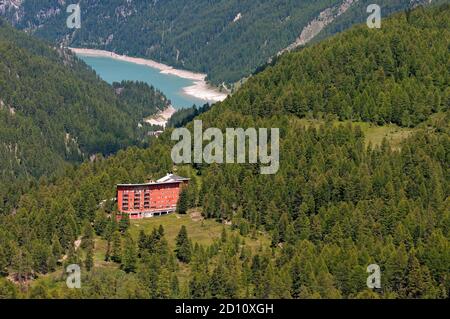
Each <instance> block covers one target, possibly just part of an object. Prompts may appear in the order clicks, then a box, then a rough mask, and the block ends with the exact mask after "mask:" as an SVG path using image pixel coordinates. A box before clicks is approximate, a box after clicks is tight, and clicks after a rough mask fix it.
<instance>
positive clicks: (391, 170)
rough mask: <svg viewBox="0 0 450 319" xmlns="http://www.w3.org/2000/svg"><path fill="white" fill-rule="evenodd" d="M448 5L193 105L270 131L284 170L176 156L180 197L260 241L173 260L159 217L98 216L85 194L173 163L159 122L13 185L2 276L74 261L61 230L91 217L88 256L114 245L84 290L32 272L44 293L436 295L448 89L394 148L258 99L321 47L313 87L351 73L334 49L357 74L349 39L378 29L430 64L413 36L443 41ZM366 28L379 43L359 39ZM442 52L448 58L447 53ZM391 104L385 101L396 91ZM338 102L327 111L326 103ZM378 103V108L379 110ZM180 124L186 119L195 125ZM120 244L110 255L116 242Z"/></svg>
mask: <svg viewBox="0 0 450 319" xmlns="http://www.w3.org/2000/svg"><path fill="white" fill-rule="evenodd" d="M449 10H450V7H448V6H446V7H441V8H437V9H433V10H421V9H418V10H415V11H413V12H411V13H408V14H400V15H396V16H395V17H393V18H391V19H389V21H386V30H385V31H383V32H381V33H375V32H377V31H367V30H366V29H365V28H360V27H357V28H355V29H352V30H350V31H348V32H346V33H345V34H343V35H341V36H339V37H335V38H332V39H330V40H327V41H325V42H323V43H320V44H317V45H313V46H311V47H310V48H309V49H307V50H303V51H302V52H298V53H293V54H289V55H286V56H285V57H284V58H282V59H281V61H280V62H279V64H275V66H273V67H271V68H269V69H267V70H265V71H263V72H262V73H261V74H259V75H257V76H255V77H254V78H253V79H251V80H250V81H249V82H248V83H246V84H244V86H243V88H242V90H240V91H239V92H237V93H236V94H235V95H233V96H232V97H230V98H228V99H227V100H226V101H224V102H223V103H219V104H215V105H214V106H213V107H212V109H211V110H210V111H207V112H206V113H203V114H202V115H201V116H200V118H198V119H202V120H203V121H204V127H205V128H206V127H218V128H221V129H223V130H224V129H225V128H227V127H243V128H247V127H256V128H258V127H268V128H271V127H278V128H280V170H279V172H278V173H277V174H275V175H260V174H259V167H258V165H254V164H244V165H241V164H229V165H215V164H214V165H193V166H188V165H186V166H178V167H176V169H177V171H178V173H180V174H181V175H184V176H190V177H192V181H191V185H190V187H189V188H188V191H187V192H186V195H185V196H186V198H187V199H188V200H187V202H188V203H189V206H191V207H198V206H201V207H202V212H203V215H204V217H206V218H211V219H213V218H214V219H217V220H220V221H226V222H227V223H226V224H229V223H230V222H231V223H232V228H233V229H235V230H238V231H239V232H240V234H241V235H242V236H244V237H245V236H251V237H254V238H256V237H257V236H258V234H261V233H263V234H264V235H265V236H268V235H269V236H270V237H271V239H272V244H271V245H270V247H269V245H265V246H262V247H260V248H257V249H252V248H251V247H250V246H249V245H248V241H247V240H246V241H245V242H243V241H242V238H239V237H236V236H234V235H233V236H230V234H229V233H227V231H223V235H222V238H221V239H220V241H217V242H214V243H213V244H212V245H209V246H200V245H194V246H193V247H184V248H185V249H186V250H187V251H188V252H189V254H190V255H189V257H190V260H189V261H187V262H186V260H183V262H181V261H179V260H177V259H176V257H175V256H174V251H170V250H169V249H168V247H170V246H171V245H173V246H175V245H176V244H175V243H171V245H169V244H168V243H167V241H166V240H165V239H164V238H165V237H164V230H162V229H160V230H157V229H154V231H153V233H152V234H151V235H149V234H145V233H144V234H140V235H139V238H131V235H130V234H129V233H127V232H126V231H123V233H124V234H122V235H121V233H120V232H119V231H118V229H119V225H117V223H116V221H115V219H114V218H111V219H109V220H108V218H107V216H108V214H110V213H114V212H115V208H114V205H113V203H111V202H109V203H108V204H107V205H105V206H104V207H99V208H98V207H97V205H96V204H97V203H98V202H101V201H102V200H104V199H109V198H111V197H112V196H114V192H115V185H116V184H117V183H124V182H142V181H145V180H146V179H152V178H155V177H158V176H159V175H162V174H164V173H165V172H167V171H168V170H173V169H174V167H173V164H172V161H171V159H170V151H171V146H172V145H173V144H174V143H173V142H171V141H170V132H166V133H164V134H163V135H162V136H161V137H160V138H159V139H158V140H157V141H155V143H154V144H153V145H152V147H151V148H149V149H137V148H131V149H129V150H127V151H123V152H119V153H118V154H117V155H116V156H112V157H110V158H107V159H102V158H99V159H98V160H97V161H96V162H94V163H86V164H84V165H83V166H82V167H81V168H80V169H74V170H71V171H69V172H68V174H67V175H66V176H64V177H61V178H58V179H56V180H55V181H51V182H43V183H42V184H41V185H40V186H39V187H37V188H33V189H32V190H30V192H28V193H27V194H26V195H25V196H23V197H22V200H21V202H20V205H19V208H18V210H17V214H16V215H14V216H4V217H1V216H0V233H2V234H4V235H3V236H0V269H3V271H4V273H5V275H10V276H15V277H19V278H26V279H29V278H35V277H36V276H39V275H40V274H42V273H44V274H45V273H47V272H49V271H52V270H54V269H57V267H56V266H54V264H52V263H51V262H50V261H51V260H52V259H55V258H56V259H58V258H59V257H60V256H61V255H62V254H63V251H68V252H69V254H70V256H71V258H70V261H71V262H72V261H73V260H75V261H76V262H81V261H85V260H87V257H84V256H87V255H88V252H89V249H92V248H88V247H89V245H87V246H86V247H87V248H85V249H84V250H83V252H82V253H78V254H75V253H74V251H73V245H72V242H73V241H74V240H75V239H76V238H78V236H80V235H83V236H84V238H86V237H88V236H87V235H86V234H89V233H92V229H90V227H91V223H93V225H94V228H95V230H96V233H97V235H98V236H99V237H101V238H102V239H101V240H102V241H103V242H107V243H109V245H108V244H106V245H105V246H106V247H104V246H102V247H98V245H97V246H96V249H97V253H98V250H100V249H101V250H104V253H105V255H107V256H109V255H110V253H111V254H112V255H113V258H111V259H108V258H107V260H106V261H102V262H101V263H98V264H96V265H95V267H94V270H91V271H88V270H86V272H87V275H86V277H84V278H85V280H84V281H83V287H82V289H81V290H79V291H77V292H75V293H74V292H73V291H70V290H69V289H67V288H66V287H64V286H63V284H61V280H60V276H58V278H56V279H54V280H53V281H51V282H49V283H48V282H47V283H46V282H45V281H39V284H38V286H37V288H36V294H37V295H38V296H40V295H45V294H49V293H50V292H52V293H54V294H55V295H57V296H59V297H70V296H72V297H73V296H74V295H73V294H76V296H77V297H86V298H89V297H91V298H92V297H94V298H99V297H107V298H114V297H117V296H118V295H120V296H122V297H127V298H133V297H134V298H150V297H152V298H164V297H168V296H169V297H172V298H211V297H213V298H448V296H449V289H450V281H449V277H448V269H450V255H449V251H450V250H449V245H450V240H449V238H450V211H449V209H448V207H449V196H450V188H449V182H450V178H449V177H450V170H449V167H450V165H449V159H450V155H449V154H450V153H449V152H450V137H449V123H450V121H448V116H449V113H448V103H447V100H445V102H443V103H444V104H443V105H441V107H442V106H444V108H442V110H441V112H439V114H435V115H432V116H428V119H426V122H425V123H421V124H420V125H418V126H416V127H415V128H414V129H413V130H412V134H408V136H404V137H403V139H402V141H401V143H400V145H393V144H391V143H390V142H389V141H388V140H384V141H383V142H380V143H378V144H377V145H370V144H371V143H368V141H367V136H369V135H370V133H371V132H370V130H371V129H372V127H371V126H370V125H369V124H367V123H350V121H345V122H344V121H336V120H334V121H332V120H330V119H329V118H330V117H332V116H328V119H327V120H317V121H313V120H305V119H304V118H299V116H298V115H301V114H293V113H292V112H289V111H288V112H286V111H285V110H283V109H277V111H276V112H271V110H270V108H271V107H273V105H270V104H267V103H266V104H261V106H260V105H259V103H254V101H259V100H261V101H264V100H266V97H267V96H276V95H277V93H278V94H280V95H281V94H283V88H284V86H278V85H276V84H277V83H283V80H284V79H285V80H289V82H290V83H292V84H295V83H297V82H298V83H302V78H298V79H296V80H295V81H294V80H293V78H292V76H291V69H290V68H288V67H287V65H289V64H291V65H292V66H293V67H292V70H295V68H294V66H295V67H298V64H299V62H302V61H307V62H310V63H308V64H306V65H307V66H308V68H310V70H311V71H314V70H316V69H317V68H319V67H320V66H322V64H323V63H324V60H322V59H317V60H314V58H315V57H316V56H318V57H321V55H322V54H325V55H326V57H328V60H326V62H327V63H326V64H325V66H326V69H325V70H324V71H323V72H322V74H319V76H317V81H316V86H318V87H320V86H321V85H323V83H327V80H328V78H334V79H336V81H339V83H341V82H342V83H344V84H345V83H347V82H348V81H349V80H348V79H343V80H341V78H340V77H339V75H340V72H341V69H340V68H338V66H339V65H341V64H342V61H341V58H344V57H346V58H347V61H346V67H347V68H350V69H353V70H355V73H354V75H353V78H352V83H359V82H358V81H360V82H361V83H364V81H362V80H363V79H364V78H361V74H360V73H359V72H358V68H359V67H360V64H361V62H362V61H364V60H365V55H363V54H361V52H360V51H358V50H357V47H358V46H360V45H361V46H364V47H367V48H370V49H371V52H375V53H376V52H378V51H379V50H385V49H386V43H388V44H390V41H384V40H387V39H390V38H391V36H392V35H393V34H398V36H399V38H400V39H399V42H398V43H397V44H399V45H400V46H401V45H402V44H404V45H406V44H408V43H409V41H410V40H411V38H415V40H416V41H415V42H413V43H415V44H416V45H415V46H411V47H409V46H406V47H407V48H408V49H409V50H406V51H405V53H404V57H405V58H406V59H407V60H408V59H412V58H414V57H415V56H416V55H417V56H418V57H421V58H423V59H425V60H426V61H427V62H428V63H429V64H430V66H433V65H434V64H436V63H440V62H441V59H442V57H441V56H440V55H439V54H437V55H433V53H434V51H433V50H431V51H430V50H429V48H428V46H424V45H423V44H422V43H421V41H423V42H426V43H427V44H428V45H429V47H432V48H440V47H441V44H440V43H441V41H442V37H440V38H438V37H435V35H436V34H438V33H440V34H443V33H442V32H443V28H445V27H446V26H447V25H448V23H449V17H450V14H449ZM421 30H424V31H423V32H424V33H425V31H426V34H429V35H428V36H427V35H426V34H422V33H420V32H421ZM418 34H420V37H418ZM444 35H445V33H444ZM374 37H375V38H376V39H378V40H379V41H369V40H373V39H374ZM447 38H448V37H447ZM343 39H345V40H346V42H345V45H347V46H348V49H351V54H349V55H344V54H341V53H342V52H343V50H342V43H343V41H342V40H343ZM323 52H325V53H323ZM438 52H439V50H438ZM445 56H446V57H447V58H448V53H446V55H445ZM362 65H363V66H364V63H362ZM388 65H389V64H388ZM376 66H378V65H376ZM273 70H278V71H280V72H274V71H273ZM281 70H282V72H281ZM430 70H435V69H434V68H433V67H430ZM384 71H385V70H384V69H381V70H380V69H379V68H378V67H374V68H372V69H369V70H368V71H366V73H367V74H366V75H365V76H366V78H368V79H371V80H370V81H369V84H370V83H371V84H372V85H373V86H374V88H375V87H378V86H380V85H382V84H383V83H385V82H389V81H391V80H392V79H390V78H389V77H386V76H384ZM423 74H424V73H420V72H416V73H412V74H411V75H410V78H411V81H412V83H415V84H414V85H421V84H423V83H425V84H426V85H430V82H435V83H437V84H438V87H440V86H439V85H440V84H442V81H444V83H447V82H448V77H449V75H448V74H447V73H445V74H444V79H442V78H441V73H439V72H437V73H436V72H431V73H430V74H428V76H426V77H422V75H423ZM425 74H426V73H425ZM304 76H305V77H307V74H305V75H304ZM347 76H348V77H350V74H347ZM257 84H258V85H257ZM303 88H304V89H305V90H306V89H310V87H303ZM353 90H354V86H352V85H341V86H337V87H336V91H337V93H336V95H337V94H342V95H344V94H345V95H347V94H348V96H349V99H348V101H347V102H348V104H349V105H350V106H353V104H354V101H355V100H356V95H354V94H352V92H353ZM441 92H442V91H441ZM319 100H320V99H319ZM241 103H242V104H241ZM387 105H388V108H389V109H390V108H391V107H392V103H388V104H387ZM428 107H430V108H431V106H428ZM249 109H250V111H249ZM251 110H253V111H251ZM335 111H336V110H334V109H325V110H324V112H327V113H328V114H331V115H333V114H334V113H335ZM374 114H383V113H382V110H380V109H375V110H374ZM413 114H415V112H413ZM440 116H443V117H444V121H442V122H443V124H442V123H441V124H439V125H435V120H436V119H435V117H440ZM187 127H188V128H192V123H190V124H189V125H188V126H187ZM381 128H382V127H381ZM375 129H376V130H379V129H380V128H378V127H376V128H375ZM396 129H397V130H398V131H401V130H400V128H398V127H397V128H396ZM87 203H88V204H87ZM113 216H114V215H113ZM105 220H106V221H105ZM81 225H86V226H85V227H84V229H85V230H83V231H81V230H80V227H79V226H81ZM121 225H122V226H121V227H123V224H122V223H121ZM23 234H26V241H25V243H24V244H22V245H20V246H19V245H17V244H15V243H16V242H17V241H18V239H19V238H22V237H23ZM207 235H209V234H207ZM90 236H92V235H90ZM148 236H150V237H148ZM185 237H186V235H185ZM88 238H89V237H88ZM96 243H98V241H97V242H96ZM122 245H123V246H122ZM94 246H95V245H94ZM188 246H189V245H188ZM55 247H62V248H60V249H55ZM108 247H113V248H111V249H109V248H108ZM121 247H124V250H123V253H122V254H121V253H120V252H118V251H120V250H121ZM137 252H139V254H138V253H137ZM17 256H19V257H20V256H27V257H28V259H25V260H27V261H28V263H27V264H26V265H27V266H28V267H27V268H26V267H23V264H22V263H20V262H17V260H18V257H17ZM22 260H24V259H19V261H22ZM80 260H81V261H80ZM374 263H375V264H378V265H379V266H380V267H381V270H382V288H381V289H379V290H368V289H367V285H366V283H367V276H368V275H367V266H368V265H370V264H374ZM105 267H107V269H108V270H105ZM117 267H121V268H120V269H117ZM130 269H131V270H130ZM168 269H169V271H168ZM58 283H59V286H58V288H55V286H57V285H58ZM218 283H219V284H218ZM0 285H1V281H0ZM99 287H101V289H100V288H99ZM130 288H132V289H130ZM99 291H101V293H99ZM30 295H31V296H33V294H31V293H30Z"/></svg>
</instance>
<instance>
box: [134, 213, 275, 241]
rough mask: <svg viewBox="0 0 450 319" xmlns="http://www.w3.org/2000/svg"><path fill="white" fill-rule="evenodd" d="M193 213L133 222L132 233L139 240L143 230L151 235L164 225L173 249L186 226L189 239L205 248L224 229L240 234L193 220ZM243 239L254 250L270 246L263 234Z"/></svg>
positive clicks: (212, 223) (217, 237) (217, 224)
mask: <svg viewBox="0 0 450 319" xmlns="http://www.w3.org/2000/svg"><path fill="white" fill-rule="evenodd" d="M193 213H194V212H193V211H191V212H190V214H186V215H178V214H172V215H166V216H161V217H154V218H148V219H142V220H136V221H132V222H131V227H130V233H131V235H132V236H133V237H134V238H136V239H137V238H138V235H139V232H140V230H141V229H142V230H144V231H145V233H147V234H149V233H150V232H151V231H152V230H153V229H158V228H159V226H160V225H162V226H163V227H164V231H165V237H166V239H167V241H168V243H169V247H171V248H175V239H176V237H177V235H178V232H179V231H180V229H181V226H183V225H184V226H186V229H187V232H188V235H189V238H190V239H191V240H192V242H193V243H194V244H195V243H197V244H199V245H205V246H207V245H211V244H212V243H213V242H214V240H216V239H219V238H220V236H221V234H222V230H223V228H224V227H225V229H227V231H228V233H230V232H232V233H234V234H238V232H237V231H233V230H232V229H231V226H228V225H223V224H221V223H218V222H216V221H215V220H210V219H208V220H202V219H198V218H193V215H192V214H193ZM243 238H244V239H245V242H246V244H247V245H249V246H250V247H252V248H258V247H259V246H261V245H263V246H267V245H268V244H270V241H269V239H268V238H267V237H266V236H264V235H263V234H259V235H258V236H256V238H250V237H243Z"/></svg>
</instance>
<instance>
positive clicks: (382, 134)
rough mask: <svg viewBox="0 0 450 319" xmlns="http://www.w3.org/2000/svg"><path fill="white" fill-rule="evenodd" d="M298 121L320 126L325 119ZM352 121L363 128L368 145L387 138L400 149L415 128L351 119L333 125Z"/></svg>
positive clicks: (377, 144)
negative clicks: (380, 124)
mask: <svg viewBox="0 0 450 319" xmlns="http://www.w3.org/2000/svg"><path fill="white" fill-rule="evenodd" d="M296 121H298V123H300V124H301V125H304V126H306V127H316V128H319V127H320V126H321V125H323V124H325V121H324V120H314V119H304V118H303V119H296ZM348 123H352V124H353V125H357V126H359V127H360V128H361V130H362V131H363V133H364V136H365V138H366V145H367V146H368V145H369V144H371V145H372V146H379V145H381V143H382V142H383V139H384V138H386V139H387V140H388V142H389V144H390V145H391V147H392V148H393V149H399V148H400V144H401V142H402V141H403V140H405V139H406V138H408V137H409V136H410V135H411V134H412V133H413V132H414V129H409V128H402V127H400V126H397V125H395V124H387V125H383V126H378V125H375V124H372V123H367V122H351V121H333V122H332V125H333V126H338V125H342V124H344V125H346V124H348Z"/></svg>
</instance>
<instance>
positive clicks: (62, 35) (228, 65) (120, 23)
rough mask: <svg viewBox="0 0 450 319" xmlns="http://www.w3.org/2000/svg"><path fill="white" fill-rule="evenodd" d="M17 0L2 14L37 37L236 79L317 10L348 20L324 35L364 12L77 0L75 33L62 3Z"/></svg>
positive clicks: (249, 3)
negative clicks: (79, 13) (78, 10)
mask: <svg viewBox="0 0 450 319" xmlns="http://www.w3.org/2000/svg"><path fill="white" fill-rule="evenodd" d="M14 2H15V4H13V1H11V0H6V6H5V7H4V9H3V10H1V9H0V13H1V12H3V14H4V15H5V16H8V17H9V18H10V21H12V22H13V23H14V24H15V25H16V26H17V27H19V28H22V29H27V30H30V31H31V32H33V33H34V34H36V35H37V36H39V37H43V38H46V39H49V40H52V41H56V42H63V43H65V44H67V45H71V46H78V47H89V48H99V49H106V50H110V51H115V52H116V53H121V54H128V55H133V56H141V57H149V58H152V59H154V60H158V61H162V62H164V63H167V64H170V65H173V66H176V67H181V68H187V69H190V70H194V71H199V72H204V73H207V74H208V75H209V80H210V81H212V82H213V83H214V84H221V83H222V82H226V83H233V82H237V81H238V80H240V79H241V78H243V77H245V76H248V75H250V74H251V73H253V72H254V71H255V69H257V67H259V66H261V65H263V64H265V63H266V62H267V60H268V59H269V58H271V57H273V56H275V55H276V54H277V53H278V52H279V51H280V50H282V49H283V48H286V47H288V46H289V45H290V44H292V43H293V42H294V41H295V39H296V38H297V37H298V36H299V35H300V33H301V31H302V30H303V29H304V28H305V27H307V26H308V25H309V24H310V23H311V21H313V20H314V19H316V18H317V17H318V16H319V15H320V14H321V12H328V11H332V12H333V11H335V10H334V8H335V7H339V6H342V8H345V10H347V9H348V14H346V15H344V14H342V16H341V19H345V21H347V22H346V23H340V22H339V21H340V20H339V21H338V24H337V26H336V27H334V18H335V17H331V18H328V21H329V22H330V25H329V30H330V31H327V32H326V33H325V31H324V34H331V33H334V32H335V31H336V30H339V31H340V30H343V27H342V26H345V28H347V27H348V26H351V25H352V24H354V23H356V22H360V21H363V20H364V19H365V17H367V13H365V12H362V13H361V11H360V10H359V9H360V8H361V5H362V4H358V1H356V0H355V1H351V0H275V1H274V0H259V1H253V0H245V1H242V0H217V1H209V0H188V1H178V0H166V1H153V2H152V1H144V0H132V1H125V0H114V1H106V2H105V1H97V0H82V1H80V5H81V9H82V21H83V22H82V27H81V29H80V30H75V31H73V30H69V29H67V27H66V19H67V16H68V14H66V13H65V12H66V10H65V9H66V4H62V3H61V2H60V1H57V0H46V1H39V3H36V2H35V1H31V0H24V1H14ZM362 2H364V3H365V2H367V1H361V3H362ZM389 2H390V1H382V5H383V9H384V8H385V7H386V10H385V11H384V14H385V15H387V14H388V13H390V12H392V11H395V10H402V9H406V8H409V7H410V6H411V1H410V0H398V1H397V0H396V1H394V2H395V4H393V5H391V4H389ZM419 2H420V3H424V2H428V0H426V1H425V0H423V1H422V0H420V1H419ZM8 3H9V5H8ZM343 4H344V5H343ZM356 6H357V7H356ZM353 7H355V8H358V9H355V10H356V11H355V10H353ZM358 14H359V15H358ZM349 17H350V18H349ZM130 39H132V40H133V41H130Z"/></svg>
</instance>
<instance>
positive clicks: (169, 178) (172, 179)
mask: <svg viewBox="0 0 450 319" xmlns="http://www.w3.org/2000/svg"><path fill="white" fill-rule="evenodd" d="M188 180H189V178H185V177H181V176H178V175H174V174H167V175H166V176H164V177H163V178H160V179H158V180H157V181H156V182H157V183H167V182H185V181H188Z"/></svg>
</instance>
